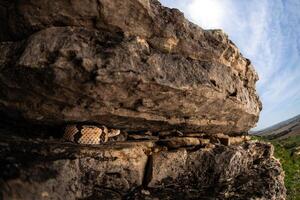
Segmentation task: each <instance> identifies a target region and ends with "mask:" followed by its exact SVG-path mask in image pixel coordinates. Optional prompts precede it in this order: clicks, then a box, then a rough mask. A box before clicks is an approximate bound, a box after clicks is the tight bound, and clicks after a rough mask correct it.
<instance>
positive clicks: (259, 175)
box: [0, 129, 285, 200]
mask: <svg viewBox="0 0 300 200" xmlns="http://www.w3.org/2000/svg"><path fill="white" fill-rule="evenodd" d="M0 130H1V131H0V132H2V129H0ZM0 141H1V142H0V163H1V165H0V199H15V200H19V199H20V200H21V199H22V200H35V199H37V200H40V199H65V200H69V199H70V200H71V199H85V200H92V199H120V200H121V199H155V198H158V199H201V198H202V199H203V198H204V199H205V198H206V199H237V200H238V199H240V200H244V199H278V200H283V199H284V198H285V187H284V182H283V177H284V175H283V171H282V169H281V166H280V163H279V162H278V160H276V159H275V158H274V157H273V149H272V147H271V146H270V145H269V144H264V143H261V142H246V143H244V144H241V145H236V146H224V145H215V146H213V147H205V148H198V149H197V150H194V151H188V150H187V149H185V148H180V149H177V150H172V151H168V150H166V149H162V148H160V151H156V150H155V149H159V148H157V147H155V143H154V142H151V141H148V142H142V141H138V142H136V141H131V142H116V143H113V144H107V145H95V146H89V145H74V144H70V143H64V142H61V141H59V140H58V139H52V140H49V139H47V140H45V139H43V140H38V139H33V140H28V138H26V139H24V138H21V137H12V136H11V135H9V136H8V134H7V133H5V134H3V133H1V134H0Z"/></svg>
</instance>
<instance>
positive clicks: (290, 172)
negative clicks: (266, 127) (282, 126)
mask: <svg viewBox="0 0 300 200" xmlns="http://www.w3.org/2000/svg"><path fill="white" fill-rule="evenodd" d="M253 139H258V140H263V141H267V142H271V143H272V144H273V145H274V147H275V157H276V158H278V159H279V160H280V162H281V164H282V167H283V169H284V171H285V186H286V188H287V195H288V198H287V199H288V200H300V155H298V156H297V155H296V153H295V152H296V151H298V152H300V136H293V137H289V138H285V139H272V140H270V139H268V138H264V137H257V136H255V137H253ZM297 147H299V149H298V150H296V149H297Z"/></svg>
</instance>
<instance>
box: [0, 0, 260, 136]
mask: <svg viewBox="0 0 300 200" xmlns="http://www.w3.org/2000/svg"><path fill="white" fill-rule="evenodd" d="M0 10H1V12H0V24H1V27H3V28H1V31H0V32H1V33H0V40H2V43H1V44H0V50H1V51H0V52H1V53H0V69H1V70H0V94H1V95H0V109H1V111H3V112H4V113H6V114H9V115H10V116H11V117H13V118H25V119H26V120H28V121H31V122H34V123H42V124H50V125H51V124H52V125H56V124H64V123H69V122H93V123H99V124H103V125H107V126H113V127H116V128H121V129H125V130H151V131H161V130H169V129H178V130H180V131H182V132H194V131H202V132H205V133H218V132H223V133H226V134H232V135H234V134H238V133H241V132H246V131H248V130H249V129H250V128H251V127H253V126H254V125H255V124H256V122H257V120H258V116H259V112H260V110H261V103H260V101H259V99H258V96H257V94H256V91H255V82H256V81H257V80H258V76H257V74H256V73H255V71H254V69H253V67H252V65H251V63H250V61H249V60H247V59H246V58H244V57H243V56H242V55H241V54H240V52H239V50H238V49H237V48H236V46H235V45H234V44H233V43H232V42H231V41H230V40H229V39H228V37H227V35H226V34H225V33H223V32H222V31H220V30H203V29H201V28H200V27H198V26H196V25H194V24H192V23H190V22H189V21H187V20H186V19H185V18H184V16H183V14H182V13H181V12H180V11H178V10H176V9H169V8H165V7H162V6H161V5H160V3H159V2H158V1H156V0H151V1H147V0H125V1H124V0H122V1H121V0H117V1H111V0H98V1H96V0H81V1H66V0H58V1H55V3H53V1H50V0H42V1H37V0H29V1H5V0H1V1H0ZM2 11H3V12H2Z"/></svg>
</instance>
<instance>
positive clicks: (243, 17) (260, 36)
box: [163, 0, 300, 128]
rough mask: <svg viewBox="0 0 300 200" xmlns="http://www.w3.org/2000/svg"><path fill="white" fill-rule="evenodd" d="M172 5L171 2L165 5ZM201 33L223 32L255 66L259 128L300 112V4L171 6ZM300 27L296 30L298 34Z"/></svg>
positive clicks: (222, 0) (221, 0)
mask: <svg viewBox="0 0 300 200" xmlns="http://www.w3.org/2000/svg"><path fill="white" fill-rule="evenodd" d="M163 1H167V2H170V1H168V0H163ZM171 2H172V4H173V5H175V4H177V5H178V6H180V7H179V9H180V10H182V11H184V13H185V15H186V16H187V17H188V18H189V19H190V20H191V21H193V22H194V23H196V24H198V25H200V26H201V27H202V28H206V29H212V28H218V29H219V28H221V29H223V30H224V31H225V32H227V33H228V35H229V37H230V38H231V39H232V40H233V41H234V43H235V44H236V45H237V46H238V48H239V49H240V50H241V52H242V53H243V54H244V55H245V56H246V57H248V58H250V60H251V61H252V62H253V64H254V66H255V69H256V70H257V71H258V74H259V76H260V81H259V82H258V84H257V88H258V91H259V94H260V96H261V99H262V102H263V107H264V109H263V111H262V114H261V118H260V122H259V128H263V127H265V126H269V125H272V124H273V123H276V122H279V121H282V120H284V119H287V118H289V117H292V115H294V114H297V112H300V106H297V105H296V103H297V102H298V103H299V99H300V86H298V84H299V82H300V56H299V49H300V39H299V34H300V29H299V26H300V14H299V12H298V10H299V9H300V2H299V1H298V0H291V2H289V3H284V1H283V0H251V1H241V0H172V1H171ZM297 27H298V28H297Z"/></svg>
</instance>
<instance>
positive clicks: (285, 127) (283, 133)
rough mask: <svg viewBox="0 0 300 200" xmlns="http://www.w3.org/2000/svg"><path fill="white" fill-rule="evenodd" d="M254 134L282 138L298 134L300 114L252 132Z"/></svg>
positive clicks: (299, 133)
mask: <svg viewBox="0 0 300 200" xmlns="http://www.w3.org/2000/svg"><path fill="white" fill-rule="evenodd" d="M254 134H255V135H259V136H264V137H268V138H269V139H284V138H288V137H291V136H298V135H300V115H297V116H295V117H293V118H291V119H288V120H286V121H283V122H280V123H278V124H275V125H273V126H271V127H268V128H266V129H263V130H261V131H257V132H254Z"/></svg>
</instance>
